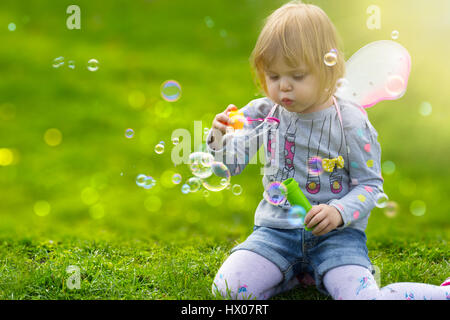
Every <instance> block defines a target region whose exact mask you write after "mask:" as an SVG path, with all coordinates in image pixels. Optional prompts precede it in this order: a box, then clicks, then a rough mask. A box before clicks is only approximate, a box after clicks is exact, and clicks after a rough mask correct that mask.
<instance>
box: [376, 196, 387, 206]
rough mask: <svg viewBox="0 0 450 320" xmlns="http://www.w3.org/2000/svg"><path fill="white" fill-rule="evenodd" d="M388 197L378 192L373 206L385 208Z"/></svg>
mask: <svg viewBox="0 0 450 320" xmlns="http://www.w3.org/2000/svg"><path fill="white" fill-rule="evenodd" d="M388 200H389V197H388V196H387V195H386V194H385V193H379V194H378V195H377V197H376V202H375V206H376V207H378V208H386V206H387V203H388Z"/></svg>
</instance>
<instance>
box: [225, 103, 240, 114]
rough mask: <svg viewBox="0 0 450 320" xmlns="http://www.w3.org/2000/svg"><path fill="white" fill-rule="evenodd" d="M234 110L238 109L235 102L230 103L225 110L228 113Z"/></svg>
mask: <svg viewBox="0 0 450 320" xmlns="http://www.w3.org/2000/svg"><path fill="white" fill-rule="evenodd" d="M233 110H237V107H236V106H235V105H234V104H230V105H228V107H227V109H226V110H225V112H226V113H228V112H230V111H233Z"/></svg>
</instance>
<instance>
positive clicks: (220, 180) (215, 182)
mask: <svg viewBox="0 0 450 320" xmlns="http://www.w3.org/2000/svg"><path fill="white" fill-rule="evenodd" d="M210 168H211V169H210V170H211V174H210V175H209V176H208V177H206V178H202V184H203V186H204V187H205V188H206V189H208V190H210V191H215V192H217V191H221V190H223V189H225V188H226V187H227V186H228V184H229V183H230V179H231V173H230V170H229V169H228V167H227V166H226V165H225V164H223V163H222V162H216V161H213V162H212V163H211V167H210Z"/></svg>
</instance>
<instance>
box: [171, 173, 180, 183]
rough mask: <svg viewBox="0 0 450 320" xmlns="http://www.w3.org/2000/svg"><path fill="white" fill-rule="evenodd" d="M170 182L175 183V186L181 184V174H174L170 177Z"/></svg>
mask: <svg viewBox="0 0 450 320" xmlns="http://www.w3.org/2000/svg"><path fill="white" fill-rule="evenodd" d="M172 182H173V183H175V184H179V183H180V182H181V174H179V173H175V174H174V175H173V176H172Z"/></svg>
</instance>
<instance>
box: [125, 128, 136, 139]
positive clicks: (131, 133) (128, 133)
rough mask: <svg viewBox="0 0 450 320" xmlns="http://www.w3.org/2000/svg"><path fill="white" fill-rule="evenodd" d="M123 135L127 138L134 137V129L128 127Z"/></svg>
mask: <svg viewBox="0 0 450 320" xmlns="http://www.w3.org/2000/svg"><path fill="white" fill-rule="evenodd" d="M125 137H127V138H128V139H131V138H133V137H134V130H133V129H131V128H128V129H127V130H125Z"/></svg>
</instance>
